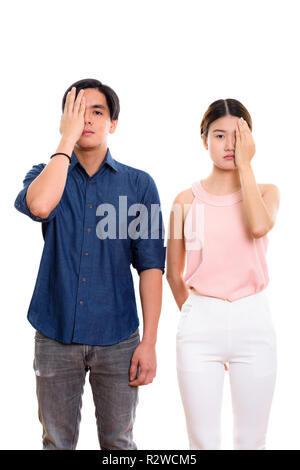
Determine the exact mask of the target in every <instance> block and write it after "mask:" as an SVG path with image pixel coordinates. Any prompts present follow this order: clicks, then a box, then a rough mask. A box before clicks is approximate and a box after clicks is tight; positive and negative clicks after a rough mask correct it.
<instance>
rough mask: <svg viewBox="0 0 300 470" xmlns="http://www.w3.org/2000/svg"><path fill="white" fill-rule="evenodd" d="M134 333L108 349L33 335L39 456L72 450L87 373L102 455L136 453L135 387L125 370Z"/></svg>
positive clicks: (136, 338) (135, 343)
mask: <svg viewBox="0 0 300 470" xmlns="http://www.w3.org/2000/svg"><path fill="white" fill-rule="evenodd" d="M139 342H140V336H139V330H138V329H137V330H136V331H135V332H134V333H133V334H132V335H131V336H129V337H128V338H127V339H126V340H124V341H121V342H120V343H117V344H113V345H111V346H89V345H84V344H75V343H73V344H64V343H61V342H59V341H56V340H53V339H50V338H48V337H46V336H44V335H43V334H41V333H39V332H38V331H36V333H35V351H34V361H33V368H34V371H35V375H36V393H37V398H38V414H39V420H40V422H41V423H42V426H43V449H44V450H46V449H47V450H48V449H49V450H58V449H60V450H66V449H70V450H74V449H75V448H76V445H77V441H78V436H79V424H80V419H81V406H82V394H83V386H84V382H85V376H86V373H87V371H89V382H90V384H91V387H92V393H93V399H94V404H95V413H96V422H97V430H98V439H99V444H100V448H101V449H102V450H108V449H109V450H112V449H119V450H135V449H136V448H137V447H136V444H135V443H134V441H133V436H132V430H133V423H134V419H135V410H136V406H137V403H138V387H131V386H130V385H128V382H129V368H130V362H131V357H132V354H133V352H134V350H135V348H136V347H137V346H138V344H139Z"/></svg>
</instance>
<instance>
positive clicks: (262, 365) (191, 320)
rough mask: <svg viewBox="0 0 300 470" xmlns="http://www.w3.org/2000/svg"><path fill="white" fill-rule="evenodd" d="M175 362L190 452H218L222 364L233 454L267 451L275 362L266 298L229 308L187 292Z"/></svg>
mask: <svg viewBox="0 0 300 470" xmlns="http://www.w3.org/2000/svg"><path fill="white" fill-rule="evenodd" d="M176 360H177V376H178V384H179V389H180V393H181V398H182V403H183V407H184V411H185V417H186V424H187V431H188V437H189V443H190V449H202V450H213V449H214V450H217V449H219V448H220V442H221V435H220V428H221V422H220V418H221V402H222V390H223V382H224V374H225V370H224V363H225V362H229V371H228V372H229V377H230V387H231V397H232V407H233V419H234V436H233V438H234V449H239V450H242V449H243V450H245V449H248V450H249V449H251V450H262V449H265V440H266V432H267V426H268V419H269V413H270V408H271V402H272V398H273V392H274V386H275V379H276V362H277V361H276V334H275V331H274V325H273V321H272V316H271V313H270V309H269V304H268V300H267V297H266V294H265V292H264V291H261V292H259V293H258V294H254V295H250V296H248V297H243V298H242V299H238V300H236V301H234V302H229V301H226V300H222V299H218V298H214V297H206V296H201V295H198V294H197V293H195V291H192V290H191V291H190V294H189V297H188V298H187V300H186V301H185V303H184V304H183V306H182V309H181V313H180V319H179V323H178V328H177V335H176Z"/></svg>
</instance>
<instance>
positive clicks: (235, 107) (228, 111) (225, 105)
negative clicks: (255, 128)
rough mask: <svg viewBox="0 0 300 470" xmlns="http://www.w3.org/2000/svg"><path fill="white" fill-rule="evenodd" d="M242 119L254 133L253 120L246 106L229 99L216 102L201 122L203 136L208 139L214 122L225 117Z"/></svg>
mask: <svg viewBox="0 0 300 470" xmlns="http://www.w3.org/2000/svg"><path fill="white" fill-rule="evenodd" d="M227 115H231V116H236V117H239V118H240V117H242V118H244V119H245V121H246V122H247V124H248V126H249V129H250V130H251V131H252V119H251V116H250V114H249V112H248V111H247V109H246V108H245V106H244V105H242V103H241V102H240V101H238V100H233V99H230V98H227V100H217V101H214V102H213V103H212V104H211V105H210V106H209V107H208V109H207V111H206V113H205V114H204V116H203V118H202V122H201V126H200V129H201V136H204V137H207V134H208V128H209V126H210V125H211V123H212V122H213V121H215V120H216V119H219V118H220V117H223V116H227Z"/></svg>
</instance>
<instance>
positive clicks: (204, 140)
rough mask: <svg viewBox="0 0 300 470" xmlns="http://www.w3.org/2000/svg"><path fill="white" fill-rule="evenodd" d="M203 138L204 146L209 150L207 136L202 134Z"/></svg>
mask: <svg viewBox="0 0 300 470" xmlns="http://www.w3.org/2000/svg"><path fill="white" fill-rule="evenodd" d="M201 139H202V141H203V145H204V147H205V148H206V150H208V145H207V138H206V137H205V135H202V136H201Z"/></svg>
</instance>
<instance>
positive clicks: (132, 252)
mask: <svg viewBox="0 0 300 470" xmlns="http://www.w3.org/2000/svg"><path fill="white" fill-rule="evenodd" d="M62 158H64V157H62ZM45 166H46V164H45V163H41V164H39V165H34V166H33V168H32V169H31V170H30V171H29V172H28V173H27V175H26V176H25V179H24V181H23V184H24V188H23V189H22V190H21V191H20V192H19V194H18V196H17V198H16V201H15V207H16V209H17V210H18V211H20V212H22V213H23V214H25V215H27V216H29V217H30V218H31V219H33V220H35V221H37V222H41V223H42V233H43V236H44V241H45V243H44V248H43V253H42V258H41V262H40V267H39V272H38V276H37V280H36V284H35V288H34V292H33V295H32V298H31V302H30V305H29V309H28V320H29V322H30V323H31V324H32V326H33V327H34V328H35V329H36V330H38V331H40V332H41V333H43V334H44V335H46V336H48V337H49V338H52V339H55V340H57V341H61V342H63V343H67V344H70V343H80V344H89V345H101V346H104V345H111V344H115V343H118V342H120V341H122V340H123V339H125V338H127V337H128V336H129V335H131V334H132V333H133V332H134V331H135V330H136V329H137V328H138V326H139V320H138V315H137V307H136V300H135V293H134V285H133V279H132V274H131V265H132V266H133V267H134V268H135V269H136V270H137V272H138V273H139V274H140V273H141V272H142V271H143V270H146V269H153V268H154V269H160V270H162V271H163V272H164V264H165V247H164V240H163V237H164V230H163V222H162V215H161V211H160V200H159V195H158V191H157V188H156V185H155V182H154V181H153V179H152V177H151V176H150V175H149V174H148V173H146V172H145V171H142V170H139V169H136V168H132V167H130V166H128V165H124V164H123V163H120V162H118V161H116V160H114V159H113V158H112V156H111V154H110V151H109V149H108V150H107V154H106V157H105V159H104V161H103V162H102V164H101V166H100V168H99V169H98V171H96V173H94V174H93V175H92V176H89V175H88V173H87V172H86V171H85V169H84V168H83V167H82V166H81V164H80V162H79V161H78V159H77V157H76V155H75V153H74V152H73V153H72V158H71V164H70V165H69V168H68V176H67V180H66V185H65V189H64V193H63V195H62V198H61V200H60V202H59V203H58V205H57V206H56V207H55V208H54V210H53V211H52V212H51V213H50V215H49V217H47V218H46V219H42V218H39V217H37V216H34V215H33V214H32V213H31V212H30V210H29V208H28V206H27V203H26V194H27V190H28V187H29V185H30V184H31V183H32V181H34V179H35V178H36V177H38V176H39V174H40V173H41V172H42V171H43V169H44V168H45ZM121 198H122V199H121ZM137 205H143V207H146V208H147V211H146V212H147V215H148V218H147V221H148V224H147V229H145V232H143V233H141V236H139V237H138V238H136V239H134V238H132V237H131V236H130V233H131V230H132V228H133V227H134V222H135V221H136V218H137V217H138V216H137V214H136V209H137V212H139V209H138V208H137ZM153 206H154V207H156V208H157V209H156V212H153V211H152V209H153ZM127 209H128V210H127ZM129 209H132V212H130V211H129ZM107 212H110V213H112V214H115V218H116V220H115V222H116V223H115V230H116V236H115V238H114V237H113V236H111V237H106V235H107V226H106V217H107ZM129 212H130V213H129ZM132 213H134V214H133V215H132ZM145 220H146V219H145ZM155 221H157V223H154V222H155ZM145 226H146V224H145ZM153 226H155V227H157V229H155V230H154V229H153ZM141 231H142V230H141Z"/></svg>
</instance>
